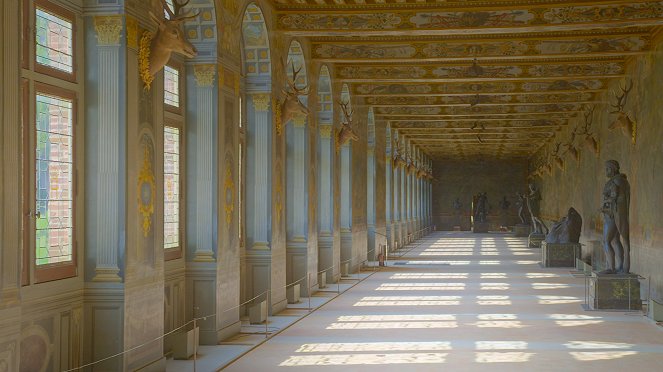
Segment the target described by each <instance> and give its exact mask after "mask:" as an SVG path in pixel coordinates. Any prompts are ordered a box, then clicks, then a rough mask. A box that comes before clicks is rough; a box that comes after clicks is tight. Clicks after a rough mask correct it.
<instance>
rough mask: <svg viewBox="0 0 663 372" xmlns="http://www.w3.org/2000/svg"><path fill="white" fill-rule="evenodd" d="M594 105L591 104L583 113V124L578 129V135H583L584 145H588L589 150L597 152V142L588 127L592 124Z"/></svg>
mask: <svg viewBox="0 0 663 372" xmlns="http://www.w3.org/2000/svg"><path fill="white" fill-rule="evenodd" d="M595 108H596V107H595V106H592V107H591V108H589V109H588V110H587V111H585V112H584V113H583V116H584V117H585V120H584V124H583V127H582V129H580V130H579V131H578V134H579V135H584V136H585V145H586V146H587V147H589V149H590V150H592V151H593V152H594V154H597V155H598V153H599V143H598V142H597V141H596V138H594V135H593V134H592V132H590V131H589V128H590V127H591V126H592V120H594V109H595Z"/></svg>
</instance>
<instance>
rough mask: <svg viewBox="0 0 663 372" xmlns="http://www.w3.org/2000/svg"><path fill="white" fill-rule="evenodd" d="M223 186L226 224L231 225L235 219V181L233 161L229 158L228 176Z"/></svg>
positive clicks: (227, 164)
mask: <svg viewBox="0 0 663 372" xmlns="http://www.w3.org/2000/svg"><path fill="white" fill-rule="evenodd" d="M223 188H224V194H225V197H226V202H225V203H226V205H225V211H226V224H227V225H228V226H230V223H231V222H232V219H233V211H234V210H235V182H234V181H233V172H232V163H231V162H230V161H229V160H227V161H226V178H225V181H224V183H223Z"/></svg>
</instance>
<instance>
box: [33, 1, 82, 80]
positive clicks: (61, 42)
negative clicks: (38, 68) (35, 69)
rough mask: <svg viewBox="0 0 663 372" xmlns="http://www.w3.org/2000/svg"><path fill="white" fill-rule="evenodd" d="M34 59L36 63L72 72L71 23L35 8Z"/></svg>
mask: <svg viewBox="0 0 663 372" xmlns="http://www.w3.org/2000/svg"><path fill="white" fill-rule="evenodd" d="M35 25H36V29H37V30H36V58H37V63H39V64H41V65H45V66H49V67H52V68H55V69H58V70H61V71H65V72H69V73H71V72H73V71H74V69H73V57H72V54H73V38H72V37H73V34H72V23H71V21H68V20H66V19H63V18H60V17H58V16H56V15H53V14H51V13H48V12H46V11H44V10H42V9H39V8H37V9H36V13H35Z"/></svg>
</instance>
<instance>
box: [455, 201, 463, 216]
mask: <svg viewBox="0 0 663 372" xmlns="http://www.w3.org/2000/svg"><path fill="white" fill-rule="evenodd" d="M452 206H453V208H454V213H455V214H460V209H461V208H462V207H463V204H462V203H461V202H460V199H459V198H456V200H454V202H453V205H452Z"/></svg>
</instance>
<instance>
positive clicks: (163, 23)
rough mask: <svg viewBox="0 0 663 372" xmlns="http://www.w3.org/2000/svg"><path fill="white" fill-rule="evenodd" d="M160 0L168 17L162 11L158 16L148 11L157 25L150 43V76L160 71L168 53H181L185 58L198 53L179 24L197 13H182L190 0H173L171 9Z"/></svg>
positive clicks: (168, 56) (166, 60)
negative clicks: (181, 0)
mask: <svg viewBox="0 0 663 372" xmlns="http://www.w3.org/2000/svg"><path fill="white" fill-rule="evenodd" d="M160 1H161V5H162V6H163V10H164V11H165V12H166V13H167V14H168V17H165V15H164V13H163V12H161V16H160V17H159V16H156V15H154V13H152V12H150V17H151V18H152V20H153V21H154V22H155V23H156V24H157V25H158V28H157V32H156V34H155V35H154V37H153V38H152V42H151V44H150V55H149V74H150V76H154V75H156V73H157V72H159V71H161V69H162V68H163V66H165V65H166V63H168V60H169V59H170V55H171V54H172V53H173V52H175V53H179V54H182V55H183V56H185V57H187V58H193V57H195V56H196V55H198V51H197V50H196V48H195V47H194V46H193V45H191V43H190V42H189V41H188V40H187V39H186V36H185V35H184V32H183V31H182V29H181V25H182V23H184V21H186V20H187V19H192V18H195V17H197V16H198V14H199V13H196V14H183V13H182V8H184V7H185V6H186V5H187V4H188V3H189V1H190V0H186V1H184V2H179V1H178V0H173V10H170V7H169V6H168V4H166V1H165V0H160Z"/></svg>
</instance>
